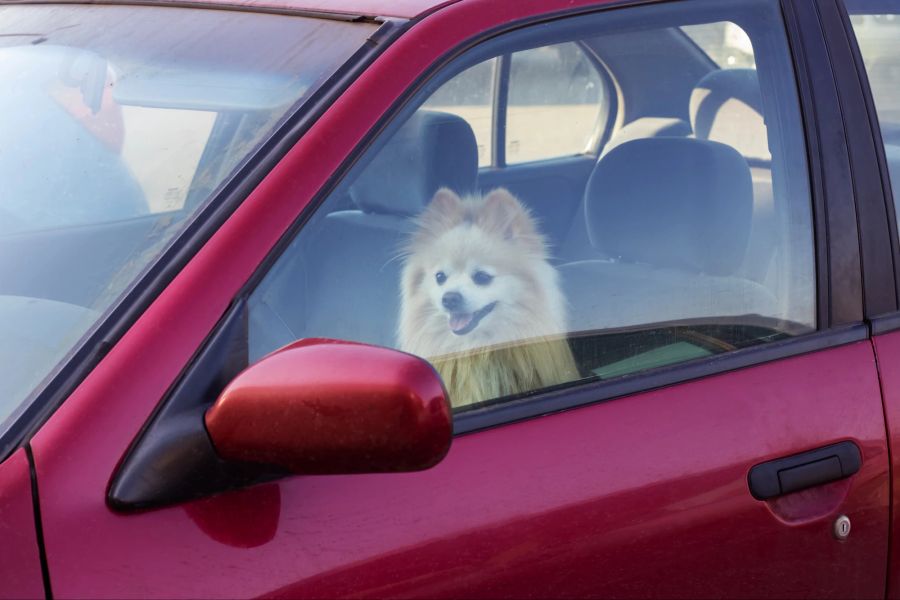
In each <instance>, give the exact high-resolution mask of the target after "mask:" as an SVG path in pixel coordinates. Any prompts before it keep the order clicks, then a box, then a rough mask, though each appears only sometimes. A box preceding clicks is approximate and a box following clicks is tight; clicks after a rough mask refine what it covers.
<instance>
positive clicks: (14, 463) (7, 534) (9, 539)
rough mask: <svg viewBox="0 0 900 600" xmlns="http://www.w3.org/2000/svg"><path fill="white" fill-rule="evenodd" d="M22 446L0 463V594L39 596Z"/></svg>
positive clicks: (28, 475)
mask: <svg viewBox="0 0 900 600" xmlns="http://www.w3.org/2000/svg"><path fill="white" fill-rule="evenodd" d="M43 597H44V583H43V580H42V579H41V562H40V555H39V553H38V544H37V537H36V534H35V528H34V503H33V502H32V500H31V473H30V471H29V468H28V458H27V457H26V456H25V450H22V449H19V450H18V451H17V452H16V453H15V454H13V455H12V456H10V457H9V458H7V459H6V460H5V461H4V462H3V463H2V464H0V598H20V599H21V598H43Z"/></svg>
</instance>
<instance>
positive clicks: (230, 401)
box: [205, 339, 453, 475]
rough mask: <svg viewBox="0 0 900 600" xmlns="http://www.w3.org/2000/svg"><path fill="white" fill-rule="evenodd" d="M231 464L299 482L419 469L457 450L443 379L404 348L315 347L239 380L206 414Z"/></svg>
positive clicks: (296, 348)
mask: <svg viewBox="0 0 900 600" xmlns="http://www.w3.org/2000/svg"><path fill="white" fill-rule="evenodd" d="M205 422H206V428H207V431H208V433H209V436H210V439H211V440H212V443H213V445H214V446H215V449H216V453H217V454H218V455H219V456H220V457H221V458H223V459H225V460H230V461H241V462H254V463H265V464H270V465H276V466H279V467H283V468H286V469H288V470H290V471H291V472H294V473H298V474H310V475H312V474H342V473H343V474H348V473H383V472H399V471H419V470H423V469H427V468H429V467H431V466H433V465H435V464H437V463H438V462H440V460H441V459H442V458H443V457H444V456H445V455H446V454H447V451H448V450H449V449H450V442H451V440H452V435H453V421H452V412H451V408H450V403H449V401H448V400H447V392H446V390H445V389H444V386H443V383H442V382H441V378H440V376H439V375H438V374H437V372H436V371H435V370H434V368H433V367H432V366H431V365H430V364H429V363H427V362H426V361H424V360H422V359H420V358H418V357H415V356H412V355H410V354H405V353H402V352H399V351H396V350H390V349H387V348H381V347H378V346H369V345H366V344H358V343H352V342H342V341H335V340H324V339H307V340H301V341H299V342H295V343H293V344H290V345H288V346H285V347H284V348H282V349H281V350H278V351H276V352H274V353H272V354H270V355H268V356H266V357H265V358H263V359H262V360H260V361H259V362H257V363H256V364H254V365H251V366H250V367H249V368H247V369H246V370H245V371H243V372H242V373H240V374H239V375H238V376H237V377H235V379H234V380H233V381H232V382H231V383H230V384H229V385H228V387H226V388H225V390H224V391H223V392H222V394H221V395H220V396H219V399H218V400H217V401H216V403H215V404H214V405H213V406H212V407H211V408H210V409H209V410H208V411H207V412H206V416H205Z"/></svg>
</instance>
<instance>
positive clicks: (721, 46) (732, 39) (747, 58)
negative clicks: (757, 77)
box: [681, 21, 756, 69]
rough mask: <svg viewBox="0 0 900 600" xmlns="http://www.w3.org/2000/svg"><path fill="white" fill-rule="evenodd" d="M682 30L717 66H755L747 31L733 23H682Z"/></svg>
mask: <svg viewBox="0 0 900 600" xmlns="http://www.w3.org/2000/svg"><path fill="white" fill-rule="evenodd" d="M681 31H683V32H684V33H685V34H686V35H687V36H688V37H689V38H691V40H693V41H694V43H695V44H697V46H699V47H700V49H701V50H703V52H705V53H706V55H707V56H708V57H709V59H710V60H712V61H713V62H714V63H716V65H718V66H719V67H721V68H723V69H726V68H729V67H732V68H743V69H753V68H756V59H755V58H754V55H753V43H752V42H751V41H750V36H749V35H747V32H746V31H744V30H743V29H741V27H740V26H738V25H737V24H735V23H731V22H730V21H729V22H725V23H703V24H700V25H683V26H682V27H681Z"/></svg>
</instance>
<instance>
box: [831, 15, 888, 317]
mask: <svg viewBox="0 0 900 600" xmlns="http://www.w3.org/2000/svg"><path fill="white" fill-rule="evenodd" d="M819 3H820V4H821V7H820V11H821V18H822V20H823V22H827V23H828V24H829V25H830V27H829V28H828V29H827V31H826V39H827V43H828V45H829V48H831V49H832V51H833V58H832V60H833V62H834V63H835V74H836V79H837V81H838V83H839V86H840V90H841V93H842V98H843V105H844V111H845V112H844V119H845V129H847V130H853V131H854V132H855V134H856V137H857V138H858V139H857V142H856V144H854V145H853V146H852V147H851V156H852V159H853V163H854V169H855V170H856V178H857V179H858V180H860V181H862V182H864V183H865V184H866V188H865V189H864V190H861V191H860V192H858V194H857V196H856V202H857V205H858V207H859V208H858V209H859V213H860V237H861V239H862V246H863V248H868V249H869V252H868V253H866V252H864V253H863V259H864V262H863V277H864V281H865V289H866V291H867V293H866V296H865V306H864V310H865V317H866V321H867V322H868V323H869V326H870V328H871V332H872V335H880V334H885V333H889V332H891V331H897V330H900V233H898V228H900V227H898V224H897V211H896V208H895V203H894V194H893V190H892V182H891V180H890V173H889V171H888V163H887V157H886V154H885V146H884V139H883V137H882V133H881V125H880V123H879V121H878V113H877V110H876V107H875V102H874V98H873V96H872V88H871V84H870V82H869V76H868V71H867V70H866V67H865V63H864V61H863V57H862V53H861V51H860V48H859V44H858V42H857V38H856V33H855V32H854V30H853V25H852V23H851V22H850V14H851V12H850V11H849V10H848V8H847V5H846V3H845V2H844V0H819ZM865 4H866V5H867V8H871V9H872V10H875V9H877V7H878V6H880V5H885V6H886V7H887V5H888V3H887V2H885V1H884V0H870V1H868V2H866V3H865ZM886 12H895V13H896V14H900V9H898V8H895V9H894V11H890V10H888V11H886ZM893 185H900V182H893Z"/></svg>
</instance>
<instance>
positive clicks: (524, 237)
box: [477, 188, 543, 250]
mask: <svg viewBox="0 0 900 600" xmlns="http://www.w3.org/2000/svg"><path fill="white" fill-rule="evenodd" d="M477 224H478V226H479V227H481V228H482V229H484V230H485V231H489V232H491V233H497V234H500V235H502V236H503V237H504V238H506V239H508V240H511V241H514V242H516V243H522V244H525V245H528V246H535V248H534V249H535V250H539V249H541V248H542V247H543V241H542V240H541V236H540V234H539V233H538V232H537V228H536V227H535V225H534V219H532V218H531V215H530V214H528V209H526V208H525V207H524V206H522V204H521V203H520V202H519V201H518V200H516V197H515V196H513V195H512V194H511V193H510V192H509V190H506V189H504V188H497V189H495V190H493V191H491V193H489V194H488V195H487V196H485V198H484V203H483V204H482V206H481V210H479V211H478V219H477Z"/></svg>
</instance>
